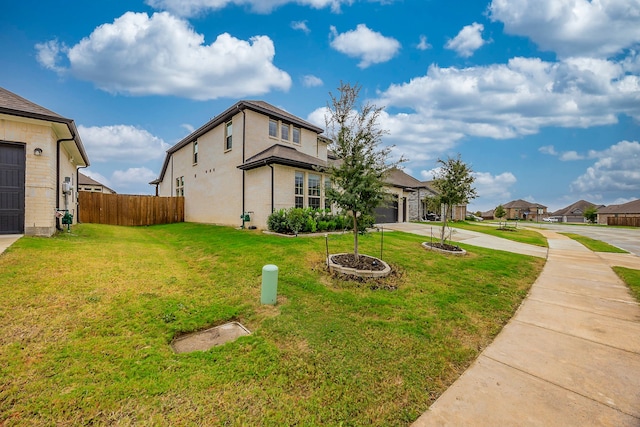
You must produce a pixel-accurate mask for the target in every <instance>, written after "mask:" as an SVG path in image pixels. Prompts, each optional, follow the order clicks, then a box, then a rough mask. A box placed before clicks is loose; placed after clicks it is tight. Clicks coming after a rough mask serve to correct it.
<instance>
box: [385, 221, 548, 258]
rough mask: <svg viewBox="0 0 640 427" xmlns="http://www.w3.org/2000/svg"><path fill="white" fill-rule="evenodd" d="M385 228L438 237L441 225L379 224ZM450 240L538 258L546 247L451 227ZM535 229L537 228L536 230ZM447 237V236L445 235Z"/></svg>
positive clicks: (544, 256) (544, 253) (542, 254)
mask: <svg viewBox="0 0 640 427" xmlns="http://www.w3.org/2000/svg"><path fill="white" fill-rule="evenodd" d="M381 225H382V226H384V229H385V230H397V231H404V232H405V233H412V234H418V235H421V236H426V237H429V238H431V236H433V237H434V238H436V239H438V238H439V237H438V236H440V231H441V229H442V227H440V226H437V225H431V224H428V223H414V222H399V223H391V224H381ZM452 230H453V233H452V234H451V240H453V241H454V242H461V243H465V244H468V245H472V246H479V247H481V248H489V249H497V250H501V251H507V252H514V253H518V254H523V255H531V256H536V257H539V258H546V257H547V248H543V247H541V246H534V245H528V244H526V243H519V242H514V241H512V240H507V239H502V238H500V237H495V236H490V235H488V234H484V233H478V232H477V231H470V230H463V229H461V228H452ZM536 231H537V230H536ZM447 238H448V236H447Z"/></svg>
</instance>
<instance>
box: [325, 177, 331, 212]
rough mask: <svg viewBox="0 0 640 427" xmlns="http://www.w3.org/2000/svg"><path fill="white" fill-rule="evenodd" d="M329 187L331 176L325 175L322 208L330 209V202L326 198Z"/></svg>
mask: <svg viewBox="0 0 640 427" xmlns="http://www.w3.org/2000/svg"><path fill="white" fill-rule="evenodd" d="M329 189H331V178H329V177H328V176H326V177H325V178H324V208H325V209H331V203H330V202H329V200H327V190H329Z"/></svg>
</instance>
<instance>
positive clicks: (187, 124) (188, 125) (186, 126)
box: [180, 123, 196, 133]
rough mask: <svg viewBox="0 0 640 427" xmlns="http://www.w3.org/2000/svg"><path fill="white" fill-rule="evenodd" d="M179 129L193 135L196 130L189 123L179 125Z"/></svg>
mask: <svg viewBox="0 0 640 427" xmlns="http://www.w3.org/2000/svg"><path fill="white" fill-rule="evenodd" d="M180 127H181V128H183V129H185V130H186V131H187V132H189V133H193V131H194V130H196V128H195V127H194V126H193V125H192V124H190V123H183V124H181V125H180Z"/></svg>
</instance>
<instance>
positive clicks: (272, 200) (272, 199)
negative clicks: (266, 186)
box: [264, 161, 275, 213]
mask: <svg viewBox="0 0 640 427" xmlns="http://www.w3.org/2000/svg"><path fill="white" fill-rule="evenodd" d="M264 163H265V164H266V165H267V166H269V167H270V168H271V213H273V212H274V211H275V203H274V192H273V165H272V164H270V163H269V164H267V162H266V161H265V162H264Z"/></svg>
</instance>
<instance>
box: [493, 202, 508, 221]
mask: <svg viewBox="0 0 640 427" xmlns="http://www.w3.org/2000/svg"><path fill="white" fill-rule="evenodd" d="M493 216H495V217H496V218H498V221H500V224H501V225H502V218H504V217H505V216H507V211H505V210H504V206H502V205H498V207H497V208H496V210H495V211H493Z"/></svg>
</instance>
